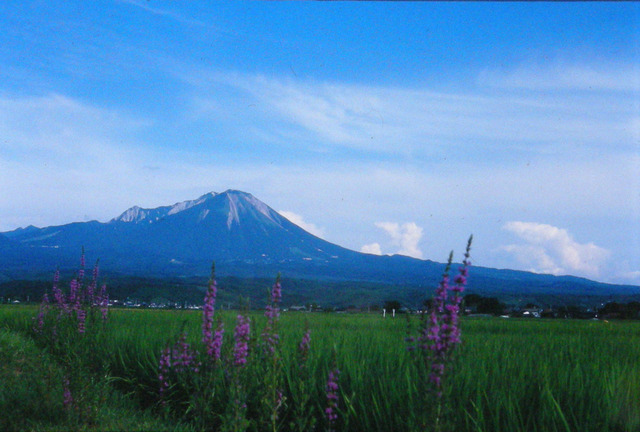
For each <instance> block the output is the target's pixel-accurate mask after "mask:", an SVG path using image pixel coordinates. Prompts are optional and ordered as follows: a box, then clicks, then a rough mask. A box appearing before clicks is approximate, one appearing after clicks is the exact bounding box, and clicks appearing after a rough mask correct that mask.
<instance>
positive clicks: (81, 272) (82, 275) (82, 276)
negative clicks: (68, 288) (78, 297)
mask: <svg viewBox="0 0 640 432" xmlns="http://www.w3.org/2000/svg"><path fill="white" fill-rule="evenodd" d="M83 280H84V246H83V247H82V255H80V270H78V282H79V284H80V285H82V282H83Z"/></svg>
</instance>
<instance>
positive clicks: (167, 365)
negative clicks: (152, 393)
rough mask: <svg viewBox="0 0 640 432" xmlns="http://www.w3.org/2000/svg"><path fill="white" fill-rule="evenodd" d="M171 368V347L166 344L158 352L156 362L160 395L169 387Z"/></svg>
mask: <svg viewBox="0 0 640 432" xmlns="http://www.w3.org/2000/svg"><path fill="white" fill-rule="evenodd" d="M170 369H171V349H170V348H169V347H168V346H167V347H166V348H165V349H164V350H163V351H162V354H160V361H159V363H158V381H159V383H160V389H159V393H160V397H162V395H163V394H164V392H166V391H167V390H168V389H169V373H170Z"/></svg>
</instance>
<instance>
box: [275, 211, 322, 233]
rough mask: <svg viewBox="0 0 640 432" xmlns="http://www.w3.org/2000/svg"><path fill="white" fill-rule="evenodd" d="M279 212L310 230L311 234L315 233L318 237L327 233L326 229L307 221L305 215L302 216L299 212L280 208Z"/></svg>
mask: <svg viewBox="0 0 640 432" xmlns="http://www.w3.org/2000/svg"><path fill="white" fill-rule="evenodd" d="M278 213H280V215H282V216H284V217H285V218H287V219H289V221H291V222H293V223H294V224H296V225H298V226H299V227H300V228H302V229H303V230H305V231H307V232H310V233H311V234H313V235H314V236H316V237H320V238H323V237H324V235H325V233H324V229H322V228H320V227H318V226H317V225H315V224H313V223H311V222H307V221H305V220H304V217H302V216H301V215H299V214H297V213H294V212H290V211H284V210H279V211H278Z"/></svg>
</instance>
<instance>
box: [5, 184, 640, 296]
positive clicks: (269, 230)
mask: <svg viewBox="0 0 640 432" xmlns="http://www.w3.org/2000/svg"><path fill="white" fill-rule="evenodd" d="M83 246H84V248H85V250H86V255H87V257H88V259H96V258H100V263H101V268H102V269H103V270H104V271H106V272H111V273H112V274H118V275H119V276H127V275H129V276H137V277H152V278H191V277H202V278H205V277H207V275H208V273H209V269H210V266H211V262H212V261H215V262H216V267H217V269H218V274H219V275H221V276H234V277H240V278H271V277H274V276H275V274H276V273H277V272H282V273H283V274H284V275H286V276H287V277H290V278H295V279H301V280H305V279H306V280H314V281H325V282H327V283H338V282H347V281H358V282H369V283H375V284H382V285H385V286H387V287H388V286H395V287H397V289H398V290H399V291H398V294H399V295H400V294H401V292H400V291H401V290H402V289H405V288H406V289H408V288H407V287H413V288H412V289H416V287H428V286H435V285H436V284H437V283H438V281H439V279H440V277H441V274H442V271H443V269H444V264H442V263H437V262H434V261H429V260H419V259H415V258H410V257H406V256H400V255H393V256H376V255H369V254H364V253H360V252H356V251H352V250H349V249H346V248H343V247H341V246H338V245H335V244H332V243H329V242H327V241H325V240H322V239H320V238H318V237H316V236H314V235H312V234H310V233H308V232H307V231H305V230H303V229H302V228H300V227H299V226H297V225H295V224H293V223H292V222H291V221H289V220H287V219H286V218H285V217H283V216H282V215H280V214H279V213H277V212H276V211H274V210H273V209H271V208H270V207H269V206H267V205H266V204H265V203H263V202H261V201H260V200H258V199H257V198H255V197H254V196H253V195H251V194H249V193H245V192H241V191H235V190H228V191H226V192H223V193H214V192H211V193H208V194H205V195H203V196H201V197H199V198H197V199H195V200H189V201H183V202H180V203H176V204H174V205H170V206H162V207H158V208H154V209H143V208H140V207H137V206H135V207H131V208H130V209H128V210H126V211H125V212H123V213H122V214H121V215H119V216H118V217H115V218H113V219H112V220H110V221H108V222H106V223H101V222H97V221H91V222H77V223H70V224H67V225H61V226H52V227H45V228H36V227H33V226H29V227H27V228H19V229H16V230H14V231H9V232H4V233H0V280H11V279H24V278H27V277H32V276H33V277H35V276H42V275H50V274H51V273H52V272H53V270H54V269H55V268H56V267H60V268H61V269H65V268H69V269H71V268H75V267H76V266H77V263H78V260H79V256H80V250H81V248H82V247H83ZM339 285H340V286H343V285H344V286H345V288H343V289H348V284H339ZM387 290H388V288H387ZM469 290H472V291H474V292H479V293H483V294H491V295H506V294H508V295H515V296H517V295H528V294H552V295H572V296H580V295H585V296H590V295H598V296H607V295H640V287H637V286H625V285H610V284H604V283H599V282H595V281H591V280H587V279H583V278H577V277H572V276H562V277H556V276H551V275H540V274H535V273H529V272H522V271H514V270H498V269H491V268H482V267H474V268H473V270H472V273H471V278H470V282H469Z"/></svg>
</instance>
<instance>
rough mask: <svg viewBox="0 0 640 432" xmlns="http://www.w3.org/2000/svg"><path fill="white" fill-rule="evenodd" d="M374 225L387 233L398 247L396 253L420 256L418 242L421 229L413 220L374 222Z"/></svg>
mask: <svg viewBox="0 0 640 432" xmlns="http://www.w3.org/2000/svg"><path fill="white" fill-rule="evenodd" d="M375 225H376V226H377V227H378V228H381V229H383V230H384V231H385V232H386V233H387V234H389V236H390V237H391V242H392V244H393V245H394V246H397V247H399V248H400V250H398V252H396V253H398V254H400V255H407V256H411V257H414V258H422V251H421V250H420V248H419V246H418V243H419V242H420V239H421V238H422V231H423V230H422V228H421V227H419V226H418V225H416V223H415V222H408V223H405V224H402V225H400V224H398V223H395V222H376V224H375Z"/></svg>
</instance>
